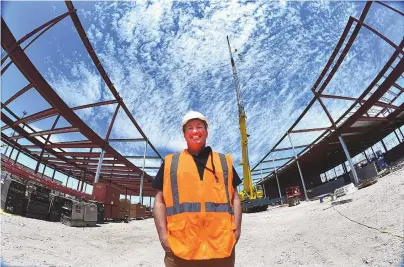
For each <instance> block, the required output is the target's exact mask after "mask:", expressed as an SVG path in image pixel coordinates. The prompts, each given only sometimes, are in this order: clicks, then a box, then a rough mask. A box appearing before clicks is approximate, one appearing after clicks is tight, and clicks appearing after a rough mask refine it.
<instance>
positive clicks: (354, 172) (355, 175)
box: [338, 135, 359, 185]
mask: <svg viewBox="0 0 404 267" xmlns="http://www.w3.org/2000/svg"><path fill="white" fill-rule="evenodd" d="M338 139H339V141H340V142H341V146H342V149H343V150H344V153H345V156H346V158H347V160H348V163H349V166H350V167H351V172H352V176H353V178H354V183H355V185H358V184H359V179H358V175H357V174H356V170H355V167H354V165H353V163H352V159H351V155H350V154H349V151H348V148H347V147H346V145H345V142H344V139H342V136H340V135H339V136H338Z"/></svg>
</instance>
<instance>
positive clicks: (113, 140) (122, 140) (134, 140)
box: [108, 138, 145, 142]
mask: <svg viewBox="0 0 404 267" xmlns="http://www.w3.org/2000/svg"><path fill="white" fill-rule="evenodd" d="M144 141H145V139H144V138H129V139H116V138H114V139H109V140H108V142H144Z"/></svg>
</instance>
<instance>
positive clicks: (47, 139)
mask: <svg viewBox="0 0 404 267" xmlns="http://www.w3.org/2000/svg"><path fill="white" fill-rule="evenodd" d="M59 119H60V115H58V116H57V117H56V119H55V121H54V122H53V125H52V128H51V130H53V129H55V127H56V124H57V123H58V121H59ZM50 137H51V134H49V135H48V136H47V137H46V140H45V143H44V146H43V148H42V150H41V154H40V156H39V160H38V163H37V164H36V167H35V173H37V172H38V168H39V165H40V164H41V160H42V157H43V153H44V151H45V147H46V145H47V144H48V142H49V139H50ZM45 166H46V165H45ZM44 169H45V168H44Z"/></svg>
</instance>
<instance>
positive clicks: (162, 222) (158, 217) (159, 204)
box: [154, 191, 171, 252]
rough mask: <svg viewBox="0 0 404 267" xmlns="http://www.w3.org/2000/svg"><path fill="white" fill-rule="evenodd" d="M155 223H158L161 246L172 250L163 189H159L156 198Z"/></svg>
mask: <svg viewBox="0 0 404 267" xmlns="http://www.w3.org/2000/svg"><path fill="white" fill-rule="evenodd" d="M154 223H155V224H156V229H157V232H158V235H159V239H160V243H161V246H162V247H163V249H164V250H165V251H166V252H170V251H171V249H170V246H169V245H168V240H167V220H166V205H165V203H164V197H163V191H158V192H157V194H156V197H155V199H154Z"/></svg>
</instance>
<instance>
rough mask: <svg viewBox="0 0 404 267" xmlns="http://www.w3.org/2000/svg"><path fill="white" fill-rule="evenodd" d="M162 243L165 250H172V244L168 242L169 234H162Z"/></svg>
mask: <svg viewBox="0 0 404 267" xmlns="http://www.w3.org/2000/svg"><path fill="white" fill-rule="evenodd" d="M160 243H161V246H162V247H163V249H164V251H165V252H171V249H170V245H169V244H168V239H167V235H163V236H161V238H160Z"/></svg>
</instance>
